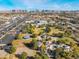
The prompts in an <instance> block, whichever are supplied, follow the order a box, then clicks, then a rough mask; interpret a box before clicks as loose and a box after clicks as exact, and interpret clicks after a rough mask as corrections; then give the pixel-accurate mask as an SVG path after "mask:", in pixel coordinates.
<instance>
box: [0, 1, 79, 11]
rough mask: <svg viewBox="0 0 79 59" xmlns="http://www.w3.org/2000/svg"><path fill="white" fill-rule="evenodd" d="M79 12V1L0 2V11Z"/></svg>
mask: <svg viewBox="0 0 79 59" xmlns="http://www.w3.org/2000/svg"><path fill="white" fill-rule="evenodd" d="M12 9H16V10H17V9H22V10H24V9H26V10H35V9H39V10H43V9H44V10H79V0H0V10H12Z"/></svg>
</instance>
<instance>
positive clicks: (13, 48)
mask: <svg viewBox="0 0 79 59" xmlns="http://www.w3.org/2000/svg"><path fill="white" fill-rule="evenodd" d="M15 51H16V48H15V47H13V46H12V47H11V48H10V51H9V53H10V54H12V53H14V52H15Z"/></svg>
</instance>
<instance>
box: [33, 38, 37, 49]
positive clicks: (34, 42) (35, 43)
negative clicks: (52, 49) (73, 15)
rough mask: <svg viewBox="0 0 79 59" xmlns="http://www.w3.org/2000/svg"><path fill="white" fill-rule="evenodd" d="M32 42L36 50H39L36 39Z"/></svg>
mask: <svg viewBox="0 0 79 59" xmlns="http://www.w3.org/2000/svg"><path fill="white" fill-rule="evenodd" d="M32 42H33V44H34V49H37V48H38V44H37V40H36V39H32Z"/></svg>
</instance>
